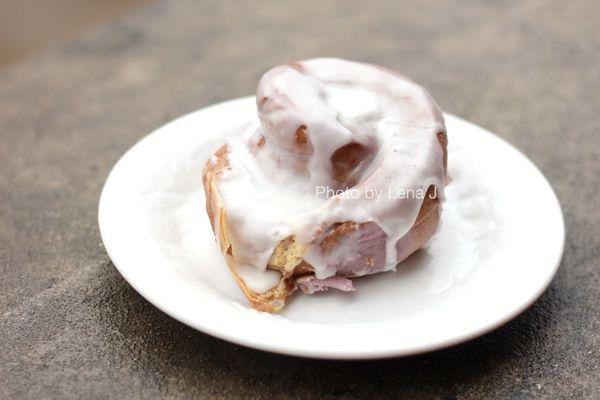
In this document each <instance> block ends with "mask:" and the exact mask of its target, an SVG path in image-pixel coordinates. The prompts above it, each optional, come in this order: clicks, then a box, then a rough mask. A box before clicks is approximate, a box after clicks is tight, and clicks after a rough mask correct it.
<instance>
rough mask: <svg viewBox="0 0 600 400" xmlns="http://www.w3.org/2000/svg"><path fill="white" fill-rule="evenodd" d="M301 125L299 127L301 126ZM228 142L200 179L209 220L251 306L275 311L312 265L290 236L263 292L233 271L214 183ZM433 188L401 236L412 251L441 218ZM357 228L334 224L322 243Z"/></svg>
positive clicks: (443, 140) (272, 263) (442, 140)
mask: <svg viewBox="0 0 600 400" xmlns="http://www.w3.org/2000/svg"><path fill="white" fill-rule="evenodd" d="M301 128H302V127H301ZM438 140H439V143H440V146H441V147H442V150H443V154H444V156H443V162H444V170H445V171H446V168H447V136H446V133H445V132H440V133H439V134H438ZM227 155H228V149H227V145H224V146H222V147H221V148H220V149H219V150H217V152H216V153H215V154H214V156H213V157H212V158H211V160H209V162H207V163H206V165H205V167H204V171H203V174H202V181H203V184H204V190H205V193H206V211H207V213H208V217H209V219H210V223H211V226H212V228H213V231H214V233H215V237H216V239H217V242H218V243H219V247H220V249H221V253H222V254H223V256H224V257H225V261H226V262H227V265H228V266H229V269H230V271H231V273H232V275H233V276H234V278H235V280H236V281H237V283H238V285H239V286H240V288H241V289H242V291H243V293H244V295H245V296H246V297H247V298H248V300H249V301H250V304H251V305H252V307H253V308H255V309H257V310H260V311H266V312H277V311H279V310H280V309H281V308H282V307H283V306H284V305H285V300H286V298H287V297H288V296H290V295H291V294H292V293H293V292H294V291H295V290H296V288H297V286H296V279H297V278H298V277H299V276H304V275H307V274H311V273H313V272H314V271H313V268H312V266H311V265H310V264H308V263H306V262H305V261H304V260H303V256H304V254H305V252H306V250H307V249H306V248H304V247H302V246H300V245H298V244H297V243H296V242H295V239H294V237H293V236H291V237H288V238H286V239H284V240H283V241H281V242H280V243H279V245H278V246H277V248H276V249H275V250H274V252H273V256H272V257H271V259H270V260H269V265H268V268H269V269H273V270H277V271H279V272H280V273H281V274H282V277H281V280H280V281H279V284H278V285H277V286H275V287H273V288H271V289H270V290H268V291H267V292H265V293H256V292H253V291H252V290H251V289H250V288H248V286H247V285H246V283H245V282H244V281H243V279H242V278H241V277H240V276H239V275H238V274H237V273H236V270H235V267H236V261H235V258H234V252H233V251H232V246H231V241H230V240H229V238H228V233H227V232H228V228H227V226H228V225H227V215H226V213H225V210H224V209H223V206H222V200H221V197H220V196H219V193H218V191H217V186H216V183H217V181H218V177H219V175H220V173H221V172H222V171H224V170H225V169H227V168H229V161H228V159H227ZM431 190H432V187H430V188H429V190H428V191H427V196H426V197H425V200H424V201H423V204H422V206H421V209H420V210H419V213H418V215H417V218H416V221H415V223H414V224H413V226H412V227H411V229H410V231H409V232H408V233H407V234H406V236H404V237H403V238H402V239H400V240H403V239H404V238H408V237H410V238H411V240H412V241H411V243H412V246H413V247H414V249H412V250H411V252H412V251H415V250H417V249H418V248H420V247H421V246H422V245H423V244H424V243H425V242H426V241H427V240H428V239H429V238H430V237H431V235H433V233H434V232H435V229H436V227H437V225H438V223H439V218H440V207H439V205H440V200H439V199H438V198H431V197H430V196H429V194H430V192H431ZM358 228H359V224H357V223H355V222H352V221H348V222H344V223H339V224H336V226H335V227H334V229H333V230H332V232H331V233H330V234H329V235H328V236H327V237H326V238H325V239H324V240H323V242H322V244H321V246H325V247H328V246H334V245H335V244H336V243H337V242H338V239H339V237H341V236H340V235H345V234H349V233H351V232H353V231H356V229H358ZM365 262H366V264H367V265H371V266H372V264H373V260H372V259H370V260H369V257H367V258H366V260H365Z"/></svg>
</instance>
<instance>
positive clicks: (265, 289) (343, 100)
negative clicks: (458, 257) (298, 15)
mask: <svg viewBox="0 0 600 400" xmlns="http://www.w3.org/2000/svg"><path fill="white" fill-rule="evenodd" d="M256 103H257V110H258V121H257V123H256V124H255V125H254V126H253V127H252V128H251V129H250V130H248V132H246V133H245V134H243V135H241V136H240V137H238V138H236V139H234V140H232V141H230V142H229V143H228V144H226V145H225V146H224V147H223V148H222V149H221V150H220V151H219V152H218V153H217V154H215V156H214V157H213V158H212V159H211V161H209V163H207V166H206V168H205V172H204V183H205V190H206V192H207V209H208V213H209V216H210V218H211V222H212V223H213V228H214V229H215V233H216V236H217V239H218V241H219V243H220V244H221V248H222V250H223V252H224V254H225V257H226V259H227V261H228V264H229V266H230V268H231V269H232V272H234V276H236V279H237V280H238V282H239V283H240V286H241V287H242V289H243V290H244V292H245V293H246V295H247V296H248V298H249V299H250V300H251V302H252V304H253V305H254V306H255V307H257V308H259V309H264V310H267V311H275V310H277V309H279V308H281V307H282V306H283V302H284V300H285V297H286V296H287V295H289V294H290V293H291V292H292V291H293V290H294V289H295V288H296V287H297V286H299V287H300V288H301V289H303V290H304V291H305V292H307V293H312V292H314V291H317V290H323V288H325V289H326V288H327V287H328V285H329V287H336V288H340V289H342V290H353V287H352V284H351V282H350V281H348V280H347V279H348V278H351V277H357V276H362V275H367V274H373V273H376V272H381V271H386V270H390V269H394V268H395V266H396V264H397V263H398V262H400V261H402V260H403V259H405V258H406V257H408V256H409V255H410V254H411V253H413V252H414V251H415V250H417V249H418V248H419V247H421V246H422V245H423V244H424V243H425V242H426V241H427V240H428V239H429V237H430V236H431V235H432V234H433V233H434V231H435V229H436V227H437V225H438V222H439V218H440V212H441V200H442V199H443V193H444V186H445V172H446V159H447V153H446V143H447V142H446V132H445V126H444V120H443V116H442V113H441V111H440V109H439V107H438V106H437V104H436V103H435V101H434V100H433V99H432V98H431V96H430V95H429V94H428V93H427V91H425V90H424V89H423V88H422V87H420V86H418V85H417V84H415V83H413V82H412V81H410V80H408V79H407V78H405V77H403V76H401V75H399V74H397V73H395V72H392V71H389V70H387V69H384V68H381V67H378V66H375V65H369V64H361V63H356V62H350V61H344V60H339V59H327V58H322V59H313V60H307V61H302V62H297V63H293V64H289V65H283V66H278V67H275V68H273V69H271V70H270V71H268V72H267V73H266V74H265V75H264V76H263V77H262V79H261V81H260V83H259V85H258V89H257V96H256ZM273 272H275V275H273ZM277 273H278V274H277ZM340 279H342V280H344V279H345V281H343V282H342V281H340ZM315 288H318V289H315Z"/></svg>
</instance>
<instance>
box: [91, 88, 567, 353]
mask: <svg viewBox="0 0 600 400" xmlns="http://www.w3.org/2000/svg"><path fill="white" fill-rule="evenodd" d="M255 113H256V110H255V105H254V98H253V97H246V98H241V99H238V100H232V101H228V102H225V103H221V104H217V105H215V106H212V107H208V108H205V109H203V110H200V111H196V112H193V113H191V114H188V115H186V116H184V117H181V118H179V119H176V120H175V121H173V122H171V123H169V124H167V125H165V126H163V127H162V128H160V129H158V130H157V131H155V132H153V133H152V134H150V135H148V136H147V137H145V138H144V139H143V140H141V141H140V142H139V143H137V144H136V145H135V146H133V147H132V148H131V149H130V150H129V151H128V152H127V153H126V154H125V155H124V156H123V157H122V158H121V159H120V160H119V162H118V163H117V164H116V165H115V167H114V168H113V170H112V172H111V173H110V175H109V177H108V179H107V181H106V184H105V186H104V189H103V191H102V195H101V197H100V205H99V216H98V219H99V224H100V232H101V235H102V240H103V241H104V245H105V246H106V250H107V252H108V254H109V255H110V258H111V259H112V260H113V262H114V264H115V266H116V267H117V268H118V270H119V271H120V272H121V274H122V275H123V276H124V277H125V279H126V280H127V281H128V282H129V283H130V284H131V285H132V286H133V287H134V288H135V289H136V290H137V291H138V292H139V293H141V294H142V296H144V297H145V298H146V299H148V300H149V301H150V302H152V303H153V304H154V305H156V306H157V307H158V308H160V309H161V310H163V311H164V312H166V313H167V314H169V315H171V316H172V317H174V318H176V319H178V320H179V321H181V322H183V323H185V324H188V325H190V326H192V327H194V328H196V329H199V330H201V331H203V332H206V333H208V334H211V335H214V336H216V337H219V338H222V339H225V340H229V341H231V342H234V343H238V344H241V345H245V346H249V347H254V348H257V349H262V350H268V351H272V352H277V353H285V354H292V355H299V356H307V357H318V358H337V359H361V358H380V357H392V356H401V355H408V354H415V353H420V352H425V351H430V350H435V349H439V348H442V347H446V346H450V345H453V344H456V343H459V342H463V341H466V340H468V339H471V338H474V337H476V336H478V335H481V334H483V333H486V332H488V331H490V330H492V329H494V328H496V327H498V326H499V325H501V324H503V323H505V322H507V321H508V320H510V319H511V318H513V317H515V316H516V315H518V314H519V313H520V312H522V311H523V310H524V309H525V308H527V307H528V306H529V305H531V304H532V303H533V302H534V301H535V300H536V299H537V298H538V297H539V296H540V294H541V293H542V292H543V291H544V289H545V288H546V287H547V286H548V284H549V283H550V281H551V279H552V277H553V276H554V274H555V272H556V270H557V268H558V265H559V262H560V258H561V255H562V250H563V244H564V225H563V218H562V213H561V209H560V205H559V203H558V201H557V199H556V196H555V194H554V192H553V191H552V189H551V187H550V185H549V184H548V182H547V181H546V179H545V178H544V176H543V175H542V174H541V173H540V171H539V170H538V169H537V168H536V167H535V166H534V165H533V164H532V163H531V162H530V161H529V160H528V159H527V158H526V157H525V156H523V155H522V154H521V153H520V152H519V151H517V150H516V149H515V148H513V147H512V146H511V145H509V144H508V143H506V142H504V141H503V140H501V139H499V138H498V137H496V136H494V135H493V134H491V133H490V132H488V131H486V130H484V129H482V128H480V127H478V126H476V125H473V124H471V123H469V122H466V121H464V120H462V119H460V118H457V117H455V116H452V115H446V124H447V129H448V136H449V152H448V153H449V174H450V176H451V178H452V182H451V184H450V185H449V186H448V188H447V191H446V195H447V201H446V203H445V204H444V211H443V215H442V224H441V227H440V229H439V230H438V232H437V234H436V235H435V237H434V238H433V239H432V240H431V241H430V243H429V245H428V246H427V247H426V248H425V249H422V250H420V251H419V252H417V253H415V254H414V255H413V256H412V257H410V258H409V259H408V260H407V261H405V262H403V263H402V264H400V265H399V266H398V271H397V272H396V273H393V272H387V273H383V274H379V275H375V276H371V277H363V278H360V279H357V280H355V284H356V287H357V289H358V290H357V291H356V292H353V293H342V292H336V291H329V292H326V293H322V294H316V295H312V296H308V295H304V294H302V293H297V294H295V295H294V296H293V297H292V298H291V299H290V300H289V302H288V305H287V306H286V308H285V309H284V310H283V312H281V313H280V314H277V315H271V314H267V313H263V312H258V311H255V310H253V309H251V308H250V307H249V306H248V302H247V301H246V299H245V297H244V296H243V295H242V293H241V291H240V290H239V288H238V287H237V285H236V283H235V281H234V280H233V278H232V277H231V276H230V274H229V270H228V268H227V266H226V264H225V262H224V261H223V260H222V258H221V255H220V253H219V251H218V248H217V245H216V243H215V241H214V239H213V235H212V231H211V229H210V224H209V222H208V218H207V216H206V212H205V209H204V193H203V188H202V182H201V172H202V167H203V165H204V162H205V160H206V159H207V157H208V156H209V155H210V154H211V153H212V152H213V151H214V150H215V149H217V148H218V147H219V146H220V145H221V144H222V143H223V142H224V141H225V140H226V138H227V137H229V136H231V135H235V134H236V133H237V132H239V130H240V127H243V126H245V125H246V124H248V123H249V121H251V120H252V119H253V118H255Z"/></svg>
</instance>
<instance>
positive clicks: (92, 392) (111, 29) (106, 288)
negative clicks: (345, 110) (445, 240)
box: [0, 0, 600, 400]
mask: <svg viewBox="0 0 600 400" xmlns="http://www.w3.org/2000/svg"><path fill="white" fill-rule="evenodd" d="M597 6H598V4H597V2H595V1H593V0H589V1H574V2H564V1H560V0H549V1H534V0H528V1H508V0H504V1H497V2H475V1H473V2H464V1H461V2H447V3H446V2H443V3H442V2H437V1H416V2H405V3H398V4H396V5H393V6H392V5H391V3H388V2H372V1H370V2H361V3H358V2H357V3H356V4H351V2H345V1H340V2H319V3H316V2H315V3H314V4H308V3H307V2H302V1H296V2H286V3H285V4H284V3H283V2H272V3H270V2H269V3H266V2H250V1H247V2H239V3H237V2H236V3H234V2H219V1H206V2H202V3H197V4H196V3H183V2H175V1H173V2H161V3H158V4H156V5H152V6H150V7H149V8H145V9H144V10H142V11H141V12H139V13H137V14H135V15H133V16H131V17H128V18H127V19H125V20H122V21H119V22H117V23H114V24H111V25H109V26H106V27H105V28H102V29H100V30H98V31H96V32H93V33H90V34H88V35H85V36H83V37H81V38H80V39H78V40H75V41H72V42H69V43H66V44H64V45H61V46H59V47H55V48H52V49H49V50H47V51H45V52H43V53H41V54H38V55H36V56H34V57H30V58H28V59H27V60H25V61H23V62H21V63H19V64H17V65H16V66H14V67H12V68H10V69H8V70H4V71H3V72H1V73H0V399H36V400H37V399H81V398H85V399H108V398H115V399H133V398H135V399H146V398H158V397H160V398H173V399H184V398H185V399H188V398H231V399H242V398H255V399H266V398H273V399H287V398H289V399H316V398H320V399H322V398H324V399H351V398H390V399H392V398H393V399H396V398H409V399H419V398H438V399H455V398H456V399H481V398H486V399H489V398H552V399H556V398H559V399H562V398H587V399H597V398H600V367H599V364H600V362H599V361H600V334H599V332H600V312H599V310H598V306H599V301H600V270H599V263H600V253H599V251H598V249H599V248H600V235H599V233H600V232H599V228H598V227H599V225H600V207H599V202H600V200H599V196H598V194H599V193H598V184H599V177H600V161H599V150H600V146H599V145H600V135H599V130H600V95H599V93H600V39H599V38H600V17H599V16H600V14H599V13H598V10H597V8H598V7H597ZM318 55H329V56H341V57H345V58H349V59H355V60H365V61H371V62H375V63H380V64H383V65H386V66H389V67H391V68H394V69H398V70H401V71H403V72H405V73H406V74H408V75H409V76H411V77H413V78H414V79H416V80H417V81H419V82H421V83H423V84H424V85H425V86H426V87H428V88H429V89H430V91H431V92H432V94H433V95H434V97H435V98H436V99H437V100H438V102H439V103H440V104H441V105H442V106H443V108H445V109H446V110H448V111H450V112H453V113H456V114H458V115H461V116H463V117H465V118H468V119H470V120H472V121H474V122H476V123H478V124H481V125H482V126H485V127H487V128H489V129H491V130H493V131H494V132H497V133H498V134H499V135H500V136H502V137H504V138H505V139H507V140H508V141H509V142H511V143H513V144H514V145H516V146H517V147H518V148H520V149H521V150H522V151H523V152H524V153H525V154H527V155H528V156H529V157H530V158H531V159H532V160H533V161H534V162H535V163H536V164H537V165H538V166H539V167H540V168H541V169H542V171H543V172H544V173H545V174H546V176H547V177H548V179H549V180H550V182H551V183H552V185H553V186H554V188H555V190H556V192H557V194H558V197H559V199H560V201H561V203H562V206H563V209H564V214H565V220H566V226H567V241H566V247H565V254H564V258H563V261H562V265H561V268H560V270H559V272H558V275H557V276H556V278H555V279H554V281H553V282H552V284H551V286H550V288H549V289H548V290H547V291H546V293H545V294H544V295H543V296H542V297H541V298H540V300H539V301H538V302H536V304H535V305H533V306H532V307H531V308H530V309H528V310H527V311H526V312H525V313H523V314H522V315H521V316H519V317H518V318H516V319H515V320H514V321H512V322H510V323H508V324H507V325H506V326H504V327H502V328H500V329H498V330H497V331H495V332H493V333H490V334H488V335H486V336H484V337H482V338H479V339H476V340H473V341H471V342H469V343H466V344H463V345H459V346H456V347H453V348H450V349H447V350H443V351H438V352H435V353H432V354H426V355H421V356H415V357H409V358H404V359H394V360H387V361H371V362H332V361H314V360H305V359H296V358H291V357H285V356H278V355H272V354H267V353H262V352H259V351H254V350H250V349H246V348H243V347H239V346H234V345H231V344H229V343H226V342H223V341H220V340H218V339H214V338H212V337H210V336H207V335H204V334H202V333H200V332H197V331H194V330H193V329H191V328H188V327H186V326H184V325H182V324H180V323H178V322H176V321H174V320H173V319H171V318H170V317H168V316H166V315H165V314H163V313H162V312H160V311H158V310H157V309H156V308H155V307H154V306H152V305H151V304H149V303H148V302H146V301H145V300H144V299H142V298H141V297H140V296H139V295H138V294H137V293H136V292H135V291H134V290H133V289H132V288H131V287H130V286H129V285H128V284H127V283H126V282H125V281H124V280H123V279H122V278H121V277H120V276H119V275H118V273H117V272H116V270H115V268H114V266H113V265H112V264H111V262H110V260H109V258H108V256H107V255H106V253H105V251H104V249H103V247H102V244H101V241H100V237H99V233H98V228H97V222H96V208H97V203H98V196H99V194H100V189H101V187H102V184H103V182H104V180H105V178H106V176H107V174H108V171H109V169H110V168H111V166H112V165H113V164H114V163H115V162H116V160H117V159H118V158H119V156H120V155H121V154H122V153H123V152H124V151H125V150H126V149H127V148H129V146H131V145H132V144H133V143H135V142H136V141H137V140H138V139H140V138H141V137H143V136H144V135H145V134H146V133H147V132H149V131H151V130H152V129H154V128H155V127H157V126H159V125H161V124H163V123H165V122H167V121H169V120H170V119H172V118H174V117H176V116H178V115H180V114H183V113H186V112H188V111H191V110H194V109H197V108H199V107H202V106H205V105H208V104H210V103H213V102H216V101H219V100H225V99H229V98H233V97H237V96H241V95H246V94H249V93H252V92H253V90H254V88H255V84H256V81H257V79H258V78H259V76H260V75H261V73H262V72H263V71H265V70H266V69H267V68H268V67H270V66H272V65H275V64H278V63H282V62H286V61H289V60H294V59H301V58H308V57H313V56H318ZM531 240H536V238H531ZM357 345H360V344H357Z"/></svg>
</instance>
